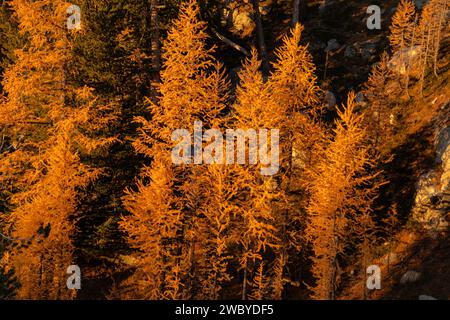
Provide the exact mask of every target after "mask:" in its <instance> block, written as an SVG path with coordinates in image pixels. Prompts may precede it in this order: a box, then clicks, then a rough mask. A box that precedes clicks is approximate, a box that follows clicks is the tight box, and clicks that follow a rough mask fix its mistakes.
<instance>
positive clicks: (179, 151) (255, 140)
mask: <svg viewBox="0 0 450 320" xmlns="http://www.w3.org/2000/svg"><path fill="white" fill-rule="evenodd" d="M269 133H270V134H269ZM279 139H280V133H279V130H278V129H270V130H269V129H265V128H261V129H258V130H255V129H245V130H244V129H227V130H225V137H224V135H223V133H222V131H220V130H219V129H208V130H206V131H205V132H203V123H202V122H201V121H195V122H194V131H193V134H191V132H190V131H189V130H187V129H177V130H175V131H173V133H172V141H177V142H178V143H177V145H176V146H175V147H174V148H173V149H172V162H173V163H174V164H176V165H180V164H241V165H245V164H250V165H256V164H260V172H261V174H262V175H265V176H270V175H274V174H276V173H277V172H278V169H279V167H280V165H279V158H280V152H279ZM205 143H206V145H205V146H204V144H205ZM247 146H248V148H247ZM247 158H248V159H247Z"/></svg>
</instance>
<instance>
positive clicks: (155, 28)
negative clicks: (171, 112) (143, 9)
mask: <svg viewBox="0 0 450 320" xmlns="http://www.w3.org/2000/svg"><path fill="white" fill-rule="evenodd" d="M150 21H151V28H150V32H151V35H152V66H153V68H154V70H155V74H156V80H157V81H159V80H160V78H159V72H160V71H161V44H160V31H159V16H158V0H151V2H150Z"/></svg>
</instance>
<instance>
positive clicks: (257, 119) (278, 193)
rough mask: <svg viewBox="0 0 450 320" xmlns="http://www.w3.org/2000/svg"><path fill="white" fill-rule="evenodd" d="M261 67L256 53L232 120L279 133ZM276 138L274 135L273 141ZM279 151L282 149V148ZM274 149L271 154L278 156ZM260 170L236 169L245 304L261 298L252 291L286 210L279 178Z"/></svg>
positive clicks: (280, 116) (244, 126)
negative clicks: (282, 211)
mask: <svg viewBox="0 0 450 320" xmlns="http://www.w3.org/2000/svg"><path fill="white" fill-rule="evenodd" d="M260 66H261V61H259V60H258V58H257V53H256V51H255V50H253V51H252V56H251V58H249V59H247V60H246V62H245V63H244V68H243V70H242V71H241V72H240V73H239V78H240V84H239V87H238V89H237V92H236V96H237V101H236V104H235V106H234V108H233V113H232V116H231V117H232V126H233V127H234V128H239V129H241V130H244V131H245V130H248V129H254V130H258V129H260V128H266V129H269V130H270V129H278V130H279V125H280V124H281V123H282V122H283V120H285V115H284V114H283V112H281V111H280V110H277V107H278V105H277V103H275V101H274V100H273V97H272V95H271V92H270V88H269V86H268V85H267V83H265V82H264V81H263V76H262V74H261V72H260ZM260 138H261V137H260ZM273 138H274V137H273V133H272V137H271V138H270V139H273ZM267 143H269V140H267ZM272 147H274V145H273V144H272ZM275 147H276V148H278V145H277V146H275ZM256 148H257V146H255V145H253V146H252V145H250V144H249V146H248V150H247V152H246V153H247V156H248V157H250V154H252V153H253V154H255V153H256V154H257V152H258V150H257V149H256ZM270 149H271V150H270V152H272V153H273V152H275V150H273V149H272V148H270ZM260 167H261V164H253V165H252V164H249V165H245V166H238V167H236V170H238V171H239V172H238V173H237V176H238V177H239V181H237V182H236V184H237V185H239V186H240V187H239V190H240V196H239V202H238V206H239V211H238V212H239V216H238V218H239V221H240V222H239V224H238V225H239V229H237V234H236V235H235V236H234V237H236V238H237V239H239V244H240V252H239V253H238V254H237V255H238V260H239V264H240V270H242V273H243V280H242V290H241V296H242V299H243V300H245V299H247V298H249V297H251V296H255V297H256V296H258V297H259V296H260V294H256V295H255V293H254V292H252V289H253V290H259V289H258V288H252V285H251V284H252V283H253V279H254V277H256V276H257V275H258V273H257V272H258V269H259V268H260V264H262V263H265V261H264V259H265V257H266V255H267V253H268V252H271V251H272V252H273V250H274V249H276V248H277V247H278V243H279V239H278V238H277V230H276V227H275V218H276V214H277V212H278V210H279V209H278V208H277V207H278V206H283V203H284V202H285V197H284V192H283V190H281V188H279V186H277V184H278V182H277V180H278V179H277V178H276V176H277V175H274V176H261V173H260ZM267 269H268V268H266V271H267V272H268V271H269V270H267ZM259 276H261V275H259ZM266 296H267V294H266Z"/></svg>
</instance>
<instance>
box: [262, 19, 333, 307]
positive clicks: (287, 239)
mask: <svg viewBox="0 0 450 320" xmlns="http://www.w3.org/2000/svg"><path fill="white" fill-rule="evenodd" d="M302 31H303V26H301V25H300V24H296V26H295V28H294V29H292V31H291V34H289V35H286V36H285V37H284V38H283V44H282V45H281V47H280V48H278V49H277V50H276V56H277V60H276V62H275V63H274V64H273V68H274V71H273V73H272V74H271V76H270V78H269V80H268V86H269V90H270V92H271V98H272V100H273V101H275V103H276V104H277V111H276V112H277V113H278V114H280V115H282V118H281V119H282V121H281V122H279V123H278V124H277V125H278V128H280V163H281V169H280V170H281V171H282V172H283V174H282V179H281V181H280V188H281V189H283V190H284V193H285V194H286V196H287V199H288V201H289V203H290V205H289V206H286V207H285V208H284V209H283V210H282V211H281V212H280V214H278V215H277V216H276V226H277V230H278V232H279V239H280V242H279V249H278V250H277V259H276V266H275V267H274V270H275V271H276V272H275V278H274V280H273V281H272V283H273V284H274V285H275V286H274V288H276V290H274V295H273V296H272V297H273V298H281V293H282V291H283V287H284V284H286V283H289V281H288V279H286V277H284V276H282V275H283V274H285V273H286V271H287V268H289V267H290V266H289V264H292V263H294V261H291V260H293V259H294V258H296V257H298V256H299V252H300V251H301V247H302V231H301V230H302V229H303V228H304V223H303V222H302V221H303V220H304V219H303V218H302V214H303V213H302V208H304V207H305V200H306V199H307V196H306V192H305V189H304V188H303V181H307V180H308V177H307V175H306V174H305V173H306V172H305V170H304V168H305V167H306V166H309V165H310V164H311V163H313V162H314V161H315V157H316V153H317V149H320V145H321V144H322V142H323V139H324V132H325V131H324V129H323V128H322V127H321V125H320V124H319V121H318V119H319V118H320V114H321V109H320V107H319V97H320V89H319V87H318V85H317V78H316V76H315V74H314V73H315V66H314V63H313V62H312V56H311V55H310V53H309V52H308V47H307V45H303V44H301V43H300V41H301V34H302Z"/></svg>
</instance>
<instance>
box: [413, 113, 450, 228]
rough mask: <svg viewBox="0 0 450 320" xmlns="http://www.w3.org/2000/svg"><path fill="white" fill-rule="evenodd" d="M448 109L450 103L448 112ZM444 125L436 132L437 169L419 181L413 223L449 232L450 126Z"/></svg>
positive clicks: (424, 175)
mask: <svg viewBox="0 0 450 320" xmlns="http://www.w3.org/2000/svg"><path fill="white" fill-rule="evenodd" d="M448 107H449V105H448V104H447V107H446V109H448ZM447 114H448V113H447ZM447 119H448V118H447ZM446 122H448V121H446ZM443 124H444V125H443V126H442V127H440V128H439V129H438V130H436V138H435V147H436V167H435V169H434V170H431V171H430V172H427V173H425V174H423V175H422V176H421V177H420V179H419V181H418V182H417V185H416V197H415V204H414V208H413V212H412V217H413V219H414V220H416V221H418V222H420V223H421V224H422V226H423V227H424V228H426V229H433V230H446V229H448V227H449V223H448V219H449V213H450V125H449V124H448V123H445V122H444V123H443Z"/></svg>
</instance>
